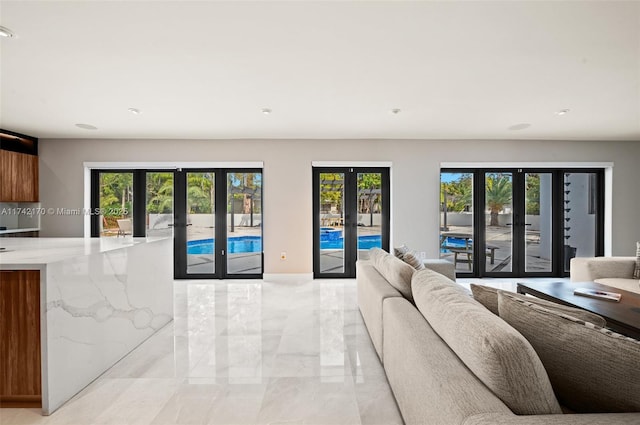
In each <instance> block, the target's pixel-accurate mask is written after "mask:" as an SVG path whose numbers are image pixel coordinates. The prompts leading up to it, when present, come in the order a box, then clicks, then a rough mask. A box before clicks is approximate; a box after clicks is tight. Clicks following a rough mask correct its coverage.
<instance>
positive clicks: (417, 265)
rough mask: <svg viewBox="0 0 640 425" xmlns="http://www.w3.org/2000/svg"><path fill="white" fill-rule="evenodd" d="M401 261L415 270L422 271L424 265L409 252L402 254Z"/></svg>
mask: <svg viewBox="0 0 640 425" xmlns="http://www.w3.org/2000/svg"><path fill="white" fill-rule="evenodd" d="M402 261H404V262H405V263H407V264H408V265H410V266H411V267H413V268H414V269H416V270H422V269H424V264H422V260H420V259H419V258H418V257H417V256H416V254H415V252H412V251H409V252H407V253H406V254H404V255H403V256H402Z"/></svg>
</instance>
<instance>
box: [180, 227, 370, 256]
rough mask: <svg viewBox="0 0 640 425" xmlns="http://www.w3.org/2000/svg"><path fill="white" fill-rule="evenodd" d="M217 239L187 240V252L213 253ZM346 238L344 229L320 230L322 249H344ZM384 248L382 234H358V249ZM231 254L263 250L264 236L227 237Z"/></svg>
mask: <svg viewBox="0 0 640 425" xmlns="http://www.w3.org/2000/svg"><path fill="white" fill-rule="evenodd" d="M215 244H216V241H215V240H214V239H200V240H197V241H188V242H187V254H213V250H214V247H215ZM343 247H344V239H343V238H342V231H341V230H337V231H327V232H324V233H323V232H322V231H321V232H320V249H342V248H343ZM374 247H378V248H382V239H381V236H380V235H367V236H358V249H369V248H374ZM227 251H228V252H229V254H239V253H244V252H261V251H262V238H261V237H260V236H234V237H231V238H229V239H227Z"/></svg>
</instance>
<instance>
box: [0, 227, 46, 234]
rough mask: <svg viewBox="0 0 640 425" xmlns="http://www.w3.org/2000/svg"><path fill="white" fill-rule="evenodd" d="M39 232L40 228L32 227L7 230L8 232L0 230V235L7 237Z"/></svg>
mask: <svg viewBox="0 0 640 425" xmlns="http://www.w3.org/2000/svg"><path fill="white" fill-rule="evenodd" d="M38 230H40V228H39V227H31V228H26V229H7V230H0V235H5V234H9V233H23V232H37V231H38Z"/></svg>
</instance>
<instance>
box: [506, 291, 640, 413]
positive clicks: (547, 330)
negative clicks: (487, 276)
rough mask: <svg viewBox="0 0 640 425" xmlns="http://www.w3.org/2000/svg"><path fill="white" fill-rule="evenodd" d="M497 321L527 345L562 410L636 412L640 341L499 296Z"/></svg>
mask: <svg viewBox="0 0 640 425" xmlns="http://www.w3.org/2000/svg"><path fill="white" fill-rule="evenodd" d="M498 306H499V309H500V317H502V318H504V320H506V321H507V322H508V323H509V324H511V326H513V327H514V328H516V329H517V330H518V331H519V332H520V333H521V334H522V335H524V336H525V338H527V340H529V342H531V345H532V346H533V347H534V349H535V350H536V352H537V353H538V355H539V356H540V359H541V360H542V363H543V364H544V366H545V368H546V370H547V372H548V374H549V378H550V380H551V384H552V385H553V388H554V390H555V392H556V395H557V397H558V400H560V403H562V405H564V406H567V407H568V408H569V409H571V410H573V411H575V412H577V413H586V412H640V367H639V365H640V363H639V361H638V360H639V359H640V341H637V340H635V339H631V338H627V337H624V336H622V335H619V334H616V333H614V332H611V331H609V330H607V329H604V328H601V327H599V326H595V325H594V324H592V323H589V322H585V321H582V320H579V319H576V318H575V317H572V316H569V315H566V314H562V313H559V312H556V311H553V310H551V309H547V308H544V307H543V306H540V305H536V304H533V303H530V302H528V301H527V300H523V299H520V298H517V297H514V296H512V294H511V293H508V292H503V291H498Z"/></svg>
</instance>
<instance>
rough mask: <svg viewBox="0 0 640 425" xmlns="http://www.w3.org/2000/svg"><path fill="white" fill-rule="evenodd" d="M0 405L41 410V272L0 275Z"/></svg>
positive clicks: (23, 271) (32, 271)
mask: <svg viewBox="0 0 640 425" xmlns="http://www.w3.org/2000/svg"><path fill="white" fill-rule="evenodd" d="M0 318H1V319H2V320H0V406H1V407H41V405H42V384H41V381H42V379H41V369H40V358H41V345H40V272H39V271H38V270H16V271H4V270H3V271H1V272H0Z"/></svg>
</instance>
